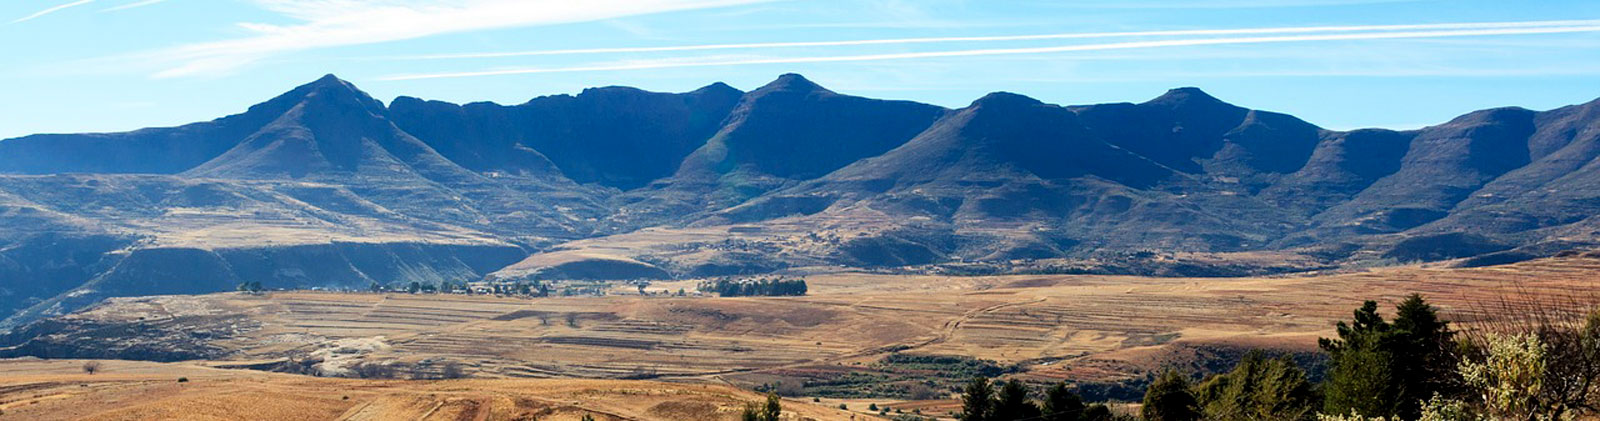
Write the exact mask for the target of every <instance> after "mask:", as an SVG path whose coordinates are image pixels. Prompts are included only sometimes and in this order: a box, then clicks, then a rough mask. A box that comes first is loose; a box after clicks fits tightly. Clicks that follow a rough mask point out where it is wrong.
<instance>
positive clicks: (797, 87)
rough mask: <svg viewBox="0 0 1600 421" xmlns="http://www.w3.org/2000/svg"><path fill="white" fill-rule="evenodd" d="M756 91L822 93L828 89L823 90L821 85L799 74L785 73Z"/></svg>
mask: <svg viewBox="0 0 1600 421" xmlns="http://www.w3.org/2000/svg"><path fill="white" fill-rule="evenodd" d="M756 91H757V92H771V91H782V92H817V91H822V92H827V91H828V90H827V89H826V88H823V87H822V86H821V85H818V84H816V83H815V82H812V81H811V80H809V79H806V77H805V76H801V75H800V74H798V73H784V74H782V75H780V76H778V79H776V80H773V81H772V82H771V83H768V84H766V86H762V87H761V88H760V89H757V90H756Z"/></svg>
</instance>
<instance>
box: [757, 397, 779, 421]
mask: <svg viewBox="0 0 1600 421" xmlns="http://www.w3.org/2000/svg"><path fill="white" fill-rule="evenodd" d="M782 415H783V401H781V400H779V399H778V394H777V393H773V392H767V404H766V406H763V407H762V408H761V421H778V418H779V417H781V416H782Z"/></svg>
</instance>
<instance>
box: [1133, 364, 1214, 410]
mask: <svg viewBox="0 0 1600 421" xmlns="http://www.w3.org/2000/svg"><path fill="white" fill-rule="evenodd" d="M1190 389H1191V385H1190V383H1189V377H1188V376H1185V375H1183V374H1182V373H1179V372H1177V371H1176V370H1167V371H1166V372H1163V373H1161V375H1160V376H1158V377H1156V380H1155V381H1154V382H1151V383H1150V388H1149V389H1146V390H1145V393H1144V406H1143V407H1142V408H1140V414H1141V415H1143V416H1144V419H1145V420H1146V421H1191V420H1198V419H1200V411H1199V408H1198V406H1199V405H1198V402H1196V401H1195V397H1194V393H1193V392H1191V391H1190Z"/></svg>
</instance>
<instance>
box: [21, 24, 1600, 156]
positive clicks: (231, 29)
mask: <svg viewBox="0 0 1600 421" xmlns="http://www.w3.org/2000/svg"><path fill="white" fill-rule="evenodd" d="M0 46H3V50H0V51H4V54H0V95H3V97H0V98H3V99H4V101H0V138H8V137H14V136H20V135H25V134H31V133H59V132H86V131H121V130H131V129H136V128H140V127H149V126H168V125H176V124H182V123H187V122H193V121H202V120H209V119H211V118H215V117H219V116H222V115H227V114H232V113H237V112H240V111H243V110H244V109H245V108H246V107H248V106H249V105H251V104H254V103H257V102H260V101H264V100H266V99H268V98H270V97H272V96H274V95H277V94H279V93H282V92H284V91H286V90H288V89H290V88H292V87H293V86H296V85H299V84H301V83H305V82H309V81H311V80H314V79H316V78H317V77H319V76H321V75H323V74H326V73H335V74H338V75H339V76H340V77H342V78H344V79H347V80H350V81H352V82H354V83H355V84H357V85H358V86H360V87H361V88H362V89H364V90H366V91H367V92H369V93H371V94H373V95H374V96H376V97H378V98H379V99H382V100H385V101H387V100H391V99H393V98H394V97H395V96H398V95H411V96H418V97H423V98H428V99H441V100H447V101H453V102H470V101H495V102H500V103H520V102H523V101H526V100H528V99H529V98H533V97H536V96H540V95H550V94H561V93H576V92H578V91H580V90H582V89H583V88H584V87H590V86H603V85H628V86H637V87H640V88H645V89H650V90H660V91H687V90H692V89H694V88H697V87H699V86H703V85H706V84H709V83H711V82H715V81H723V82H727V83H729V84H731V85H733V86H735V87H738V88H741V89H753V88H756V87H758V86H760V85H762V84H764V83H766V82H767V81H770V80H771V79H773V78H774V77H776V76H777V75H778V74H781V73H786V72H797V73H801V74H804V75H806V76H807V77H809V78H811V79H812V80H815V81H817V82H818V83H820V84H822V85H824V86H827V87H829V88H831V89H833V90H835V91H839V92H843V93H848V94H856V95H864V96H870V97H879V98H895V99H910V100H917V101H923V102H929V103H934V104H939V105H944V106H949V107H960V106H963V105H966V104H967V103H969V102H970V101H972V100H973V99H976V98H978V97H980V96H982V95H983V94H985V93H987V92H991V91H1001V90H1004V91H1011V92H1017V93H1022V94H1025V95H1029V96H1032V97H1035V98H1039V99H1041V100H1044V101H1046V102H1051V103H1058V104H1085V103H1099V102H1121V101H1132V102H1138V101H1143V100H1146V99H1149V98H1151V97H1154V96H1156V95H1159V94H1160V93H1161V92H1164V91H1165V90H1166V89H1168V88H1172V87H1178V86H1198V87H1200V88H1202V89H1205V90H1206V91H1207V92H1210V93H1212V94H1213V95H1215V96H1217V97H1220V98H1222V99H1224V100H1227V101H1230V102H1233V103H1235V104H1239V105H1242V106H1247V107H1251V108H1259V109H1267V110H1274V111H1280V112H1287V113H1291V114H1295V115H1297V116H1300V117H1302V118H1305V119H1306V120H1308V121H1311V122H1312V123H1316V124H1319V125H1322V126H1324V127H1328V128H1338V129H1347V128H1357V127H1391V128H1412V127H1418V126H1423V125H1428V124H1436V123H1441V122H1444V121H1446V120H1448V119H1449V118H1451V117H1453V116H1456V115H1459V114H1461V113H1464V112H1467V111H1471V110H1474V109H1481V108H1489V107H1496V106H1506V105H1517V106H1524V107H1529V108H1534V109H1548V108H1553V107H1557V106H1561V105H1566V104H1573V103H1581V102H1587V101H1590V100H1593V99H1595V98H1596V97H1600V83H1597V82H1600V2H1596V1H1592V0H1582V1H1579V0H1550V1H1537V2H1514V1H1505V0H1488V1H1478V0H1461V1H1405V0H1279V1H1271V0H1189V1H1157V0H1127V1H1115V0H1094V1H1090V0H1051V1H1047V0H1017V1H1007V0H972V1H958V0H787V1H784V0H583V1H572V0H9V1H6V2H3V3H0Z"/></svg>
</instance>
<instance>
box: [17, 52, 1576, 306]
mask: <svg viewBox="0 0 1600 421" xmlns="http://www.w3.org/2000/svg"><path fill="white" fill-rule="evenodd" d="M1597 145H1600V101H1596V102H1591V103H1588V104H1580V105H1573V106H1569V107H1563V108H1559V109H1555V110H1549V111H1533V110H1526V109H1520V108H1500V109H1492V110H1484V111H1478V112H1473V113H1469V114H1466V115H1463V116H1461V117H1458V118H1456V119H1454V120H1452V121H1449V122H1445V123H1443V124H1440V125H1437V126H1431V127H1426V128H1422V129H1418V130H1411V131H1392V130H1383V129H1364V130H1354V131H1333V130H1326V129H1322V128H1319V127H1317V126H1316V125H1314V124H1312V123H1309V122H1306V121H1302V120H1300V119H1297V118H1295V117H1293V116H1290V115H1287V114H1281V113H1275V112H1269V111H1263V110H1253V109H1249V108H1246V107H1240V106H1236V105H1232V104H1229V103H1227V102H1225V101H1223V100H1221V99H1218V98H1215V97H1212V96H1211V95H1208V94H1206V93H1205V92H1203V91H1201V90H1199V89H1196V88H1179V89H1173V90H1172V91H1170V92H1168V93H1166V94H1164V95H1161V96H1160V97H1158V98H1155V99H1152V100H1149V101H1145V102H1142V103H1137V104H1135V103H1115V104H1096V105H1079V106H1058V105H1052V104H1046V103H1044V102H1042V101H1038V100H1035V99H1032V98H1028V97H1025V96H1022V95H1018V94H1011V93H995V94H991V95H988V96H985V97H983V98H980V99H978V100H976V101H974V102H973V103H971V104H970V105H968V106H967V107H963V108H960V109H955V110H950V109H945V108H942V107H938V106H933V105H927V104H919V103H914V102H908V101H890V100H877V99H871V98H862V97H857V96H851V95H847V94H842V93H837V92H834V91H831V90H829V89H827V88H825V87H822V86H821V85H819V84H817V83H815V82H813V81H810V80H808V79H806V78H805V77H803V76H800V75H794V74H786V75H783V76H780V77H779V78H778V79H777V80H775V81H773V82H771V83H769V84H767V85H765V86H761V87H758V88H756V89H753V90H751V91H749V92H745V91H741V90H739V89H736V88H733V87H730V86H727V85H724V84H720V83H714V84H711V85H707V86H705V87H703V88H700V89H697V90H694V91H691V92H686V93H656V92H647V91H642V90H638V89H633V88H626V87H606V88H595V89H589V90H585V91H583V92H581V93H579V94H577V95H556V96H544V97H538V98H533V99H531V100H529V101H527V102H525V103H523V104H517V105H499V104H492V103H471V104H465V105H457V104H451V103H445V102H440V101H427V100H423V99H417V98H410V97H401V98H399V99H396V100H394V101H392V102H391V103H389V104H384V103H383V102H381V101H378V100H376V99H374V98H372V97H371V96H369V95H367V94H366V93H364V92H362V91H361V90H359V89H357V88H356V87H355V86H354V85H353V84H351V83H349V82H347V81H343V80H340V79H338V78H337V77H334V76H332V75H329V76H327V77H324V78H322V79H319V80H317V81H314V82H312V83H309V84H306V85H304V86H300V87H297V88H295V89H293V90H291V91H289V92H287V93H285V94H283V95H281V96H279V97H276V98H273V99H271V100H268V101H266V102H263V103H261V104H258V105H256V106H253V107H250V108H249V109H248V110H246V111H244V112H243V113H240V114H236V115H232V116H228V117H223V118H220V119H217V120H213V121H210V122H202V123H194V124H189V125H184V126H180V127H173V128H153V129H144V130H139V131H134V132H128V133H101V134H60V135H36V136H27V137H21V138H16V139H9V140H4V141H0V279H4V280H5V281H6V284H5V285H4V288H5V290H4V291H3V294H0V314H4V315H7V316H15V317H10V319H9V320H8V321H5V322H0V329H4V328H10V327H15V326H17V325H20V324H22V323H25V322H27V321H29V320H34V319H36V318H38V317H42V316H49V315H58V314H64V313H67V312H70V311H72V310H74V309H77V308H80V307H82V306H84V305H87V304H90V303H92V302H94V301H96V300H98V299H100V298H103V297H111V296H137V295H147V294H157V293H160V294H166V293H209V292H220V291H227V290H231V289H232V288H233V286H234V285H236V284H237V283H241V282H260V283H262V284H263V285H264V286H266V287H267V288H311V287H329V288H360V287H362V286H364V285H368V284H372V283H379V284H390V283H407V282H414V281H415V282H438V281H443V280H451V281H467V280H478V279H483V278H485V277H493V278H499V279H511V278H524V277H531V278H540V279H557V278H638V277H644V278H672V279H677V278H687V277H703V276H719V275H729V274H750V273H770V272H776V271H785V270H789V271H797V272H804V271H809V270H813V269H814V268H817V267H837V266H840V265H843V266H847V267H854V268H866V269H871V270H874V271H880V272H891V273H906V274H1005V273H1102V274H1138V275H1161V276H1245V275H1260V274H1269V273H1283V272H1295V271H1306V270H1315V269H1331V268H1348V267H1370V266H1374V265H1389V264H1397V263H1406V262H1413V261H1440V260H1452V261H1454V262H1456V263H1457V264H1463V265H1483V264H1492V263H1506V262H1515V261H1521V260H1526V259H1531V258H1538V257H1544V256H1550V255H1553V254H1555V253H1557V252H1560V251H1563V250H1571V249H1582V248H1588V247H1593V246H1595V245H1596V244H1597V242H1600V235H1597V233H1600V221H1597V220H1594V219H1593V218H1592V217H1591V216H1592V215H1595V214H1596V213H1597V212H1600V208H1597V206H1600V205H1597V204H1600V201H1597V200H1595V198H1596V197H1600V191H1597V190H1596V189H1595V187H1593V186H1595V185H1597V182H1600V178H1597V177H1600V172H1597V171H1600V170H1597V168H1600V165H1596V164H1595V162H1596V159H1600V146H1597ZM1453 259H1461V260H1453Z"/></svg>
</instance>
